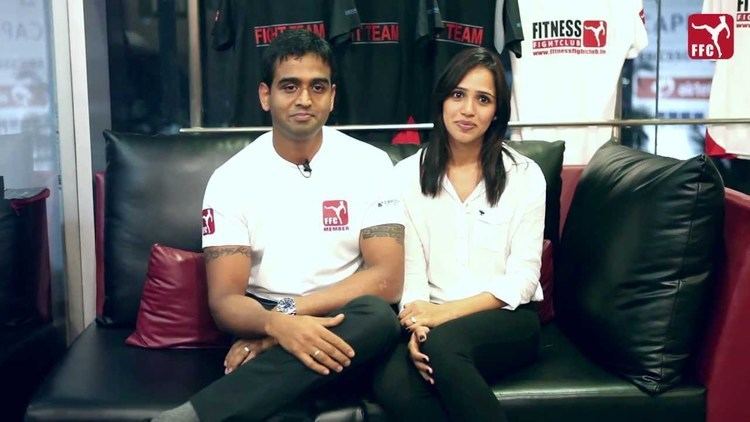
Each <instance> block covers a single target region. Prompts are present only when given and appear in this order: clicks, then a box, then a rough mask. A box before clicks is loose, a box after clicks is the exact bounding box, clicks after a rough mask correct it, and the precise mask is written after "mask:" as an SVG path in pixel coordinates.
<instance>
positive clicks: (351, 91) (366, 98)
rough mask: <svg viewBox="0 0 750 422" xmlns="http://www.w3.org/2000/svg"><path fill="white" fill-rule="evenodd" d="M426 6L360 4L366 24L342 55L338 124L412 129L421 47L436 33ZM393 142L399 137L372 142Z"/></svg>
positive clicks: (372, 136)
mask: <svg viewBox="0 0 750 422" xmlns="http://www.w3.org/2000/svg"><path fill="white" fill-rule="evenodd" d="M429 2H431V0H429ZM426 3H428V1H427V0H418V1H403V0H381V1H377V2H375V1H369V0H358V1H357V9H358V11H359V16H360V20H361V21H362V23H361V25H360V28H358V29H356V30H355V31H353V32H352V35H351V42H350V43H347V44H346V45H345V46H343V48H338V49H337V54H336V58H337V63H338V69H339V75H340V78H339V86H338V90H337V105H336V122H337V123H338V124H397V123H407V121H408V118H409V106H410V104H409V101H410V94H411V89H410V86H411V85H410V84H411V78H412V75H411V72H412V66H411V64H412V62H413V51H414V47H415V43H416V42H417V40H418V39H420V38H422V37H425V36H427V35H429V34H430V33H431V32H432V30H431V28H430V26H429V24H428V17H427V7H426V6H425V4H426ZM391 136H393V132H385V131H381V132H372V133H368V134H367V136H366V138H367V140H370V141H374V142H381V141H388V140H390V137H391ZM376 138H377V139H376ZM416 142H418V138H416Z"/></svg>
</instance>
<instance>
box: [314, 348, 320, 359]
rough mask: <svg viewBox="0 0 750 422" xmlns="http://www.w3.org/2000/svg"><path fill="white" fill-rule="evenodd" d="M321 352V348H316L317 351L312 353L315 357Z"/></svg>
mask: <svg viewBox="0 0 750 422" xmlns="http://www.w3.org/2000/svg"><path fill="white" fill-rule="evenodd" d="M319 354H320V349H316V350H315V353H313V354H312V357H313V359H315V358H317V357H318V355H319Z"/></svg>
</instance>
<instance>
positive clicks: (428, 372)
mask: <svg viewBox="0 0 750 422" xmlns="http://www.w3.org/2000/svg"><path fill="white" fill-rule="evenodd" d="M429 332H430V329H429V328H427V327H423V326H418V327H416V328H415V329H414V331H412V333H411V337H410V338H409V345H408V348H409V357H410V358H411V361H412V363H413V364H414V366H415V367H416V368H417V371H419V375H421V376H422V378H423V379H424V380H425V381H427V382H429V383H430V384H435V380H434V379H433V378H432V368H431V367H430V366H429V365H428V364H427V363H428V362H430V358H429V357H428V356H427V355H425V354H424V353H422V352H421V351H420V350H419V344H420V343H424V341H425V340H427V333H429Z"/></svg>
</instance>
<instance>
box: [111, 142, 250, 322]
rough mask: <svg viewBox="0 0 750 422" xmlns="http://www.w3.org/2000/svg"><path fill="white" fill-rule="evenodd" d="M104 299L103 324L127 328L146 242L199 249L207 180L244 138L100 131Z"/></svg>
mask: <svg viewBox="0 0 750 422" xmlns="http://www.w3.org/2000/svg"><path fill="white" fill-rule="evenodd" d="M104 136H105V138H106V141H107V192H106V198H107V201H106V205H105V230H104V232H105V233H104V235H105V248H104V249H105V256H104V271H105V292H106V296H105V301H104V315H103V316H102V318H101V320H102V322H103V323H105V324H107V325H116V326H133V325H134V324H135V318H136V314H137V312H138V305H139V303H140V296H141V291H142V290H143V282H144V279H145V275H146V267H147V265H148V258H149V254H150V252H151V246H152V245H153V244H154V243H160V244H163V245H169V246H170V247H174V248H179V249H184V250H189V251H200V250H201V224H200V221H201V204H202V201H203V191H204V190H205V188H206V183H207V182H208V178H209V177H210V176H211V174H212V173H213V171H214V170H215V169H216V168H217V167H219V166H220V165H221V164H222V163H223V162H224V161H226V160H227V159H228V158H230V157H231V156H232V155H234V154H235V153H237V152H238V151H239V150H241V149H242V148H243V147H245V146H246V145H247V144H248V143H249V142H250V141H251V140H252V139H253V138H252V135H246V134H243V135H236V134H224V135H207V134H200V135H197V134H186V135H176V136H145V135H132V134H116V133H113V132H105V133H104Z"/></svg>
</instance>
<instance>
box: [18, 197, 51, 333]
mask: <svg viewBox="0 0 750 422" xmlns="http://www.w3.org/2000/svg"><path fill="white" fill-rule="evenodd" d="M49 195H50V191H49V189H42V190H41V191H40V192H39V193H38V194H36V195H34V196H32V197H29V198H18V199H12V200H11V201H10V206H11V207H12V208H13V209H14V210H15V211H16V213H19V214H20V213H22V212H25V213H28V214H29V227H28V228H27V230H28V232H27V234H28V237H29V239H31V241H32V242H33V243H32V245H30V247H28V249H27V250H28V254H26V255H25V256H24V262H22V268H23V271H24V278H25V279H26V280H29V281H30V282H32V283H34V285H35V286H36V288H35V292H34V296H35V299H34V300H35V303H34V307H35V308H36V312H37V314H38V315H39V318H40V319H41V320H42V321H49V320H50V319H51V317H52V315H51V313H52V303H51V296H50V295H51V291H50V284H51V281H52V272H51V268H50V257H49V234H48V231H47V198H49Z"/></svg>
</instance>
